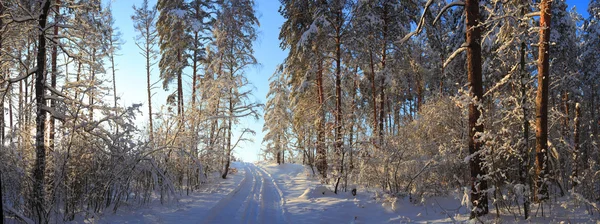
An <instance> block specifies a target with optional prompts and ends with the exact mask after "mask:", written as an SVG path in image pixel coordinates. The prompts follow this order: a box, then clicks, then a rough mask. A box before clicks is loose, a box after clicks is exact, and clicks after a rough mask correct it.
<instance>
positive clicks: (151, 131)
mask: <svg viewBox="0 0 600 224" xmlns="http://www.w3.org/2000/svg"><path fill="white" fill-rule="evenodd" d="M149 40H150V26H148V25H147V26H146V49H145V50H146V85H147V88H148V118H149V122H150V123H149V124H148V126H149V127H148V128H149V129H150V130H148V132H149V133H150V142H151V143H152V142H153V141H154V123H153V122H152V85H151V83H150V66H151V64H150V51H151V49H150V41H149Z"/></svg>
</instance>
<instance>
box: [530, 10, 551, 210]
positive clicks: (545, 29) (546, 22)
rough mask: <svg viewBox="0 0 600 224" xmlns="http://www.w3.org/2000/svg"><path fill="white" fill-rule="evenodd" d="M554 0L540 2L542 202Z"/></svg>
mask: <svg viewBox="0 0 600 224" xmlns="http://www.w3.org/2000/svg"><path fill="white" fill-rule="evenodd" d="M551 6H552V1H551V0H542V1H541V2H540V12H541V15H540V42H539V58H538V90H537V95H536V98H535V103H536V110H535V116H536V119H535V127H536V131H535V139H536V142H535V154H536V155H535V164H536V169H535V174H536V181H535V186H534V200H535V201H536V202H540V201H542V200H544V199H547V198H548V187H547V185H546V179H547V178H548V165H549V164H548V161H547V158H548V85H549V83H550V82H549V81H550V63H549V51H550V44H549V41H550V18H551V17H550V11H551V9H552V8H551ZM540 196H541V197H540Z"/></svg>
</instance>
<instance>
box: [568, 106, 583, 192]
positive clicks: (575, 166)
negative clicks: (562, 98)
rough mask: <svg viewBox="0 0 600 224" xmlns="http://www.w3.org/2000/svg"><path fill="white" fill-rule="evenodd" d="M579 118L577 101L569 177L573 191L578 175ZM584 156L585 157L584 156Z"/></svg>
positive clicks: (579, 109)
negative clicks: (571, 170) (571, 167)
mask: <svg viewBox="0 0 600 224" xmlns="http://www.w3.org/2000/svg"><path fill="white" fill-rule="evenodd" d="M580 119H581V108H580V105H579V103H577V104H575V121H574V123H575V124H574V125H575V130H574V131H573V132H574V133H573V165H572V166H573V174H572V175H571V177H572V178H573V180H572V181H573V182H572V183H573V192H575V187H577V183H578V180H577V175H578V172H579V170H578V167H579V122H580ZM584 158H585V157H584Z"/></svg>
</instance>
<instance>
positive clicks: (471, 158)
mask: <svg viewBox="0 0 600 224" xmlns="http://www.w3.org/2000/svg"><path fill="white" fill-rule="evenodd" d="M280 2H281V4H282V6H281V8H280V13H281V15H282V16H283V17H284V19H285V22H284V24H283V26H282V28H281V32H280V36H279V38H280V40H281V47H282V48H283V49H287V50H289V54H288V56H287V57H286V58H285V61H284V62H283V63H282V64H281V65H280V67H279V69H278V70H277V72H276V73H275V74H274V75H273V76H272V78H271V85H270V86H271V90H270V92H269V95H268V101H267V104H266V112H265V113H266V114H265V126H264V130H265V131H267V134H266V136H265V139H264V141H265V144H266V148H265V149H264V156H265V158H268V159H273V160H274V161H277V162H279V163H283V162H285V161H293V162H302V163H304V164H308V165H310V166H311V167H312V168H313V171H314V173H315V174H316V175H318V176H320V177H321V178H322V180H323V181H324V182H325V183H328V184H330V186H331V187H332V188H334V190H335V192H338V191H340V190H344V191H345V190H347V189H348V188H352V186H355V185H356V184H358V185H363V186H367V187H377V188H380V189H382V190H384V191H385V192H388V193H391V194H394V195H397V196H406V195H408V196H410V197H411V198H413V199H414V198H421V197H429V196H437V195H446V194H449V193H451V192H454V191H456V190H459V189H462V188H465V189H468V190H465V194H467V195H468V196H469V198H470V201H471V203H469V204H470V205H472V206H473V207H472V208H473V209H472V213H471V215H472V217H477V216H481V215H484V214H487V213H488V212H489V209H490V208H494V209H495V210H496V214H498V215H500V214H515V211H518V212H519V213H520V215H523V216H524V217H525V218H527V217H528V216H530V215H531V212H530V209H531V206H536V207H535V208H536V209H539V208H540V206H542V208H543V206H544V205H548V204H549V203H552V202H553V201H552V200H548V199H550V198H552V197H558V196H563V195H566V194H569V195H571V196H573V198H575V199H576V200H579V201H584V202H585V203H582V206H584V207H585V208H587V209H588V210H589V212H590V213H597V212H600V210H598V207H597V206H596V205H595V204H593V203H591V202H597V201H598V200H600V179H599V178H598V171H599V170H600V166H599V164H598V162H599V159H600V153H599V152H598V144H597V143H598V127H599V115H598V114H599V111H598V108H599V107H598V102H599V101H598V100H599V98H598V95H599V92H598V90H599V88H598V87H599V86H598V85H599V84H600V80H599V78H600V77H599V74H600V70H599V67H598V66H597V65H598V63H600V54H599V53H598V52H600V40H599V39H598V38H599V34H600V24H599V22H600V21H599V20H600V3H599V2H598V1H596V0H592V1H590V3H589V7H588V12H589V14H590V15H589V17H588V18H586V19H584V18H582V16H581V15H579V14H577V12H576V11H575V10H574V9H568V6H567V4H566V2H565V1H564V0H555V1H548V0H542V1H536V2H535V3H534V2H530V1H521V0H509V1H475V0H465V1H455V2H452V3H449V2H447V1H434V0H429V1H410V0H408V1H392V0H376V1H353V0H307V1H293V0H280ZM489 197H491V199H488V198H489ZM492 205H493V207H492ZM521 211H522V213H521ZM542 211H543V209H542ZM536 214H538V213H536ZM538 215H539V214H538ZM546 215H547V214H546Z"/></svg>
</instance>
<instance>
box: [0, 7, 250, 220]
mask: <svg viewBox="0 0 600 224" xmlns="http://www.w3.org/2000/svg"><path fill="white" fill-rule="evenodd" d="M105 3H106V4H105ZM111 7H112V6H111V5H110V3H107V2H104V3H103V1H101V0H78V1H73V0H41V1H31V0H3V1H1V2H0V94H1V96H2V98H1V99H0V104H1V106H0V107H1V108H2V113H0V126H1V128H0V142H1V144H0V161H1V163H0V189H1V191H0V198H1V202H2V203H1V204H2V207H0V211H3V219H2V221H4V220H20V221H22V222H27V223H49V222H65V221H71V220H76V219H77V220H80V219H84V218H92V219H93V218H94V217H97V214H98V213H102V212H109V211H112V212H116V211H117V210H118V208H119V207H120V206H122V205H124V204H128V205H136V204H138V205H139V204H147V203H150V202H152V201H153V200H154V199H155V198H157V200H160V202H161V203H169V202H170V201H172V200H175V199H177V198H178V197H180V196H182V195H183V194H189V193H190V192H192V191H194V190H196V189H198V188H199V187H200V186H201V185H202V184H204V183H206V182H207V181H209V180H210V179H211V178H215V176H216V175H219V176H220V177H222V178H226V176H227V173H228V170H229V169H228V168H229V163H230V160H231V158H232V151H233V150H234V149H235V148H236V146H237V144H238V142H240V141H244V140H245V139H246V138H247V135H249V134H252V133H253V132H252V131H251V130H242V133H243V134H241V136H240V135H237V137H236V136H234V135H233V134H232V133H233V132H235V131H236V125H237V124H238V121H239V119H241V118H243V117H247V116H255V117H256V116H258V113H257V112H258V109H259V108H260V107H261V106H262V105H261V104H259V103H257V102H253V101H251V98H250V94H251V92H249V91H248V90H247V89H250V88H246V86H247V85H249V82H248V80H247V79H246V78H245V75H244V70H245V69H246V68H247V67H248V66H252V65H255V64H257V62H256V59H255V58H254V57H253V50H252V43H253V41H254V40H255V39H256V35H257V34H256V27H257V26H258V20H257V18H256V16H255V11H254V1H252V0H219V1H211V0H185V1H184V0H158V1H157V4H156V6H151V5H150V4H149V3H148V1H147V0H144V2H143V3H142V4H141V5H139V6H134V11H135V12H134V14H133V15H131V19H132V20H133V21H134V28H135V31H136V33H137V36H136V39H135V44H136V45H137V46H138V47H139V50H140V51H139V52H140V53H141V56H139V57H144V59H145V62H146V63H145V66H144V67H141V68H138V71H139V74H120V73H119V71H118V70H117V69H116V65H115V57H116V55H117V54H118V52H119V50H120V47H121V46H122V44H123V40H122V39H121V34H120V31H119V29H118V28H117V27H116V26H115V25H114V24H115V22H114V18H113V15H112V11H111ZM132 56H133V55H132ZM155 65H158V68H159V70H160V71H159V74H160V80H152V79H151V78H152V76H151V74H152V69H153V68H154V67H155ZM120 66H131V65H123V64H122V65H120ZM184 70H185V71H186V73H187V74H190V75H191V78H189V77H187V76H184ZM188 71H189V72H188ZM119 75H139V77H146V80H144V79H142V78H140V80H139V81H140V83H147V96H148V102H147V104H144V105H142V104H135V105H122V104H121V103H120V102H119V101H120V99H119V97H118V90H117V89H116V87H117V85H116V84H115V80H116V79H115V78H116V77H117V76H119ZM188 81H191V86H189V84H187V83H190V82H188ZM157 83H158V84H162V85H160V86H156V84H157ZM172 86H175V88H174V91H173V90H172V89H171V90H170V88H169V87H172ZM157 87H162V88H164V89H165V90H170V91H172V92H169V97H168V98H167V99H158V100H159V101H160V102H161V104H162V102H165V101H163V100H166V107H165V108H160V109H156V108H152V105H153V104H152V103H153V102H155V101H152V99H153V98H152V96H153V94H154V93H155V91H156V88H157ZM184 89H191V93H188V92H187V91H184ZM154 100H157V99H156V98H154ZM175 108H176V109H175ZM142 111H144V112H143V113H146V114H148V115H149V116H148V117H149V120H148V125H147V127H145V128H141V127H138V126H137V124H136V123H135V120H136V117H137V116H140V115H141V113H142ZM234 137H235V138H234Z"/></svg>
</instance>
